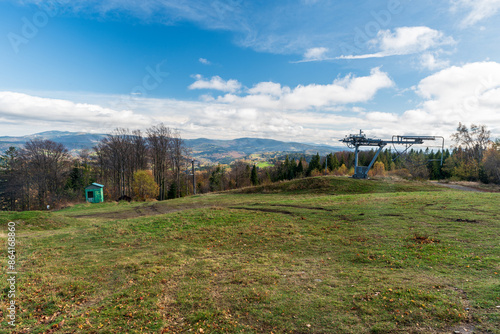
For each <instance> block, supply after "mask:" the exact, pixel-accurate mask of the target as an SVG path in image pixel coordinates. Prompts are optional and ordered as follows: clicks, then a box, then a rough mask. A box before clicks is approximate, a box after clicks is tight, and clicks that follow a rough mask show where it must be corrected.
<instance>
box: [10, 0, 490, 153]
mask: <svg viewBox="0 0 500 334" xmlns="http://www.w3.org/2000/svg"><path fill="white" fill-rule="evenodd" d="M499 18H500V0H443V1H430V0H419V1H415V0H413V1H412V0H379V1H368V0H352V1H340V0H295V1H294V0H290V1H257V0H256V1H244V0H213V1H211V0H209V1H196V0H99V1H97V0H71V1H70V0H22V1H12V0H0V136H2V135H11V136H16V135H26V134H32V133H36V132H41V131H48V130H61V131H85V132H99V133H102V132H109V131H111V130H113V129H114V128H116V127H126V128H130V129H145V128H147V127H149V126H150V125H153V124H157V123H159V122H163V123H165V124H166V125H168V126H170V127H172V128H177V129H179V130H181V134H182V136H183V137H184V138H199V137H206V138H217V139H231V138H239V137H261V138H272V139H278V140H285V141H301V142H313V143H324V144H337V143H338V142H336V140H338V139H340V138H343V137H344V135H346V134H349V133H353V132H357V131H359V129H363V130H364V131H365V132H366V133H367V134H369V135H370V136H371V137H381V138H390V137H391V136H392V135H398V134H399V135H403V134H404V135H442V136H445V137H446V139H449V135H450V134H451V133H452V132H453V131H454V130H455V129H456V127H457V125H458V122H462V123H465V124H467V125H470V124H472V123H475V124H485V125H487V126H488V128H489V129H490V130H491V131H492V134H493V136H494V137H500V34H499V32H500V19H499Z"/></svg>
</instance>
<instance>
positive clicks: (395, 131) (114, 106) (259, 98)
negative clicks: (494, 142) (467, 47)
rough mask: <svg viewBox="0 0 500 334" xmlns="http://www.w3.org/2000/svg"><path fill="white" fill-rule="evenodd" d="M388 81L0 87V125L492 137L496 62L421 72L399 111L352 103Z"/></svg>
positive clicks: (319, 137) (317, 137) (217, 133)
mask: <svg viewBox="0 0 500 334" xmlns="http://www.w3.org/2000/svg"><path fill="white" fill-rule="evenodd" d="M392 85H393V82H392V80H391V79H390V78H389V77H388V75H387V74H386V73H384V72H382V71H381V70H380V69H378V68H375V69H373V70H372V71H371V72H370V74H369V75H366V76H361V77H355V76H352V75H347V76H345V77H342V78H338V79H336V80H334V81H333V82H332V83H330V84H323V85H319V84H311V85H300V86H297V87H287V86H283V85H281V84H279V83H275V82H261V83H258V84H256V85H255V86H253V87H252V88H249V89H246V90H244V91H243V92H240V93H238V94H236V93H228V94H225V95H222V96H218V97H217V96H215V97H213V98H208V96H205V98H204V99H202V100H200V101H181V100H174V99H153V98H143V97H139V98H131V99H130V100H127V99H126V97H122V96H115V95H111V96H109V95H101V96H95V95H80V96H79V97H76V95H75V97H69V96H68V97H67V98H66V99H57V98H47V97H38V96H33V95H28V94H21V93H13V92H0V121H1V125H0V130H1V131H2V133H4V134H7V133H9V134H12V135H14V134H15V133H12V132H9V131H10V129H17V130H18V129H21V128H22V129H24V128H23V127H25V128H30V129H31V130H30V131H29V132H31V133H32V132H39V131H43V130H54V129H58V130H72V131H94V132H95V131H100V132H109V131H111V130H113V129H114V128H116V127H118V126H120V127H128V128H131V129H137V128H142V129H144V128H147V127H149V126H150V125H152V124H157V123H159V122H164V123H165V124H167V125H168V126H171V127H173V128H178V129H179V130H180V131H181V133H182V136H183V137H184V138H200V137H208V138H218V139H229V138H240V137H261V138H273V139H278V140H288V141H308V142H323V143H325V138H332V137H333V138H338V139H340V138H343V137H344V135H346V134H348V133H355V132H357V131H359V129H363V130H365V131H366V133H367V135H368V136H371V137H374V138H384V139H390V138H391V136H392V135H412V134H414V135H442V136H444V137H445V138H446V140H447V143H448V144H449V135H450V134H451V133H453V132H454V131H455V129H456V126H457V125H458V122H462V123H465V124H471V123H476V124H485V125H486V126H487V127H488V129H490V130H491V131H492V134H493V136H494V137H498V136H500V113H499V112H498V110H500V63H496V62H480V63H470V64H465V65H463V66H460V67H459V66H453V67H449V68H446V69H443V70H441V71H440V72H437V73H435V74H433V75H430V76H428V77H426V78H424V79H423V80H421V81H420V83H419V84H418V85H417V86H416V87H415V88H414V90H413V91H414V92H415V93H416V95H417V96H418V97H420V98H421V100H422V102H421V103H420V104H419V105H417V106H416V107H415V108H412V109H409V110H406V111H405V112H401V113H396V112H387V111H377V110H373V109H371V107H370V106H371V105H372V104H371V103H370V104H367V105H359V104H362V103H366V102H370V101H371V100H372V99H373V98H374V97H375V94H376V93H377V92H378V91H380V90H381V89H384V88H388V87H391V86H392ZM54 94H55V93H53V94H52V95H54ZM38 95H43V94H38ZM129 98H130V97H129ZM72 99H73V100H78V101H80V103H78V102H73V101H71V100H72ZM85 100H86V101H87V102H86V103H81V101H85ZM117 101H122V103H119V102H117ZM33 129H35V131H33ZM326 143H328V144H333V145H335V144H339V143H338V142H335V141H330V142H326Z"/></svg>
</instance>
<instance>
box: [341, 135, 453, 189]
mask: <svg viewBox="0 0 500 334" xmlns="http://www.w3.org/2000/svg"><path fill="white" fill-rule="evenodd" d="M438 139H441V140H442V143H441V145H440V146H441V148H442V150H444V138H443V137H441V136H399V135H395V136H392V140H382V139H372V138H367V137H366V135H365V134H364V133H363V131H362V130H359V134H350V135H348V136H345V138H344V139H341V140H340V141H341V142H343V143H345V144H346V145H347V147H349V148H354V175H353V176H352V177H353V178H355V179H367V178H368V172H369V171H370V169H371V168H372V166H373V164H374V163H375V161H376V160H377V158H378V155H379V154H380V152H381V151H382V149H383V148H384V147H385V146H387V145H388V144H392V145H393V146H394V148H396V145H404V146H405V149H404V150H403V151H402V152H401V153H399V154H398V155H397V156H396V158H397V157H399V156H400V155H401V154H404V153H405V152H406V151H408V149H409V148H410V147H412V146H413V145H417V144H423V143H424V141H426V140H438ZM361 146H378V150H377V153H376V154H375V156H374V157H373V159H372V161H371V162H370V164H369V165H368V166H358V154H359V148H360V147H361ZM396 151H397V150H396ZM396 158H394V159H396ZM435 160H436V159H433V160H431V161H435ZM437 160H440V161H441V165H442V164H443V155H442V154H441V159H437Z"/></svg>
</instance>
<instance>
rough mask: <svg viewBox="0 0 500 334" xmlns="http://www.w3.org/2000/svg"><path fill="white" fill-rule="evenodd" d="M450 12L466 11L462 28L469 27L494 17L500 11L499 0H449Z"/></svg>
mask: <svg viewBox="0 0 500 334" xmlns="http://www.w3.org/2000/svg"><path fill="white" fill-rule="evenodd" d="M451 1H452V5H453V6H452V10H454V11H457V10H459V9H461V10H466V11H468V12H469V13H468V15H467V16H466V17H465V18H464V19H463V20H462V22H461V25H462V27H469V26H472V25H474V24H476V23H477V22H479V21H481V20H483V19H486V18H488V17H491V16H493V15H495V14H496V13H497V12H498V10H500V0H451Z"/></svg>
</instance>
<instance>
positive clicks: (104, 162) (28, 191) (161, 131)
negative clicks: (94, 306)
mask: <svg viewBox="0 0 500 334" xmlns="http://www.w3.org/2000/svg"><path fill="white" fill-rule="evenodd" d="M187 156H188V152H187V149H186V147H185V145H184V142H183V140H182V138H181V136H180V133H179V132H178V131H176V130H173V129H171V128H169V127H167V126H165V125H164V124H159V125H156V126H153V127H151V128H149V129H147V130H146V131H145V132H144V133H143V132H141V131H140V130H134V131H130V130H128V129H123V128H118V129H116V130H114V132H113V133H111V134H109V135H108V136H106V137H105V138H104V139H103V140H101V141H100V142H99V143H98V144H97V145H96V146H95V147H94V148H93V150H83V151H82V152H80V153H79V155H78V156H77V157H72V156H71V155H70V154H69V152H68V150H67V149H66V148H65V147H64V145H62V144H59V143H55V142H53V141H51V140H41V139H33V140H30V141H28V142H27V143H26V144H25V145H24V147H23V148H21V149H15V148H14V147H11V148H9V149H8V150H7V151H6V152H5V153H4V154H3V155H2V156H0V208H1V209H4V210H12V211H14V210H40V209H46V208H47V206H49V207H55V206H61V205H62V203H64V202H72V201H78V200H81V199H82V194H83V190H84V188H85V187H86V186H88V185H90V184H91V183H93V182H99V183H102V184H103V185H104V186H105V187H104V194H105V198H108V199H119V198H127V197H135V198H138V199H145V198H157V199H158V200H164V199H166V198H175V197H180V196H181V192H180V188H181V185H180V183H181V175H180V174H181V170H182V169H183V168H184V166H186V165H187V160H186V159H187Z"/></svg>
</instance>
